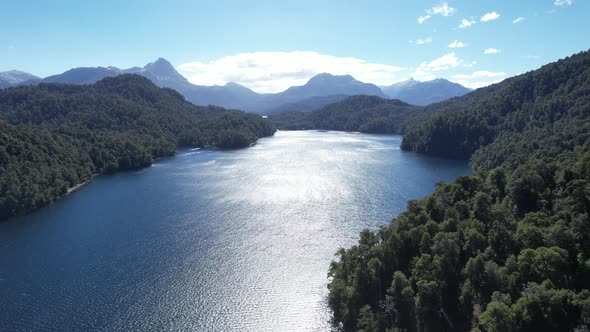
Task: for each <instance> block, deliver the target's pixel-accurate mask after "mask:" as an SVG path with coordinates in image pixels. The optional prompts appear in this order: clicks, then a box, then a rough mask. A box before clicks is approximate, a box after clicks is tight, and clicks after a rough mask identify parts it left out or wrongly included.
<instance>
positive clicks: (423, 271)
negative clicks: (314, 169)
mask: <svg viewBox="0 0 590 332" xmlns="http://www.w3.org/2000/svg"><path fill="white" fill-rule="evenodd" d="M423 109H424V111H425V112H426V114H427V115H426V117H425V118H422V119H421V121H413V122H411V123H409V126H408V127H407V128H406V129H405V131H404V138H403V143H402V148H403V149H404V150H408V151H415V152H419V153H424V154H428V155H432V156H444V157H452V158H459V159H463V160H468V159H470V160H471V165H472V167H473V169H474V170H475V171H474V175H473V176H466V177H461V178H459V179H457V180H456V181H453V182H451V183H439V184H437V186H436V190H435V192H434V193H433V194H431V195H429V196H427V197H425V198H423V199H419V200H413V201H410V202H408V205H407V210H406V211H405V212H403V213H401V214H400V215H398V216H397V217H396V218H395V219H394V220H392V221H391V223H390V224H389V225H388V226H385V227H382V228H381V229H379V230H378V231H377V232H371V231H368V230H366V231H363V232H362V233H361V234H360V236H359V241H358V243H357V244H356V245H354V246H352V247H350V248H349V249H341V250H339V251H338V253H337V257H336V259H335V260H334V261H333V262H332V264H331V266H330V269H329V274H328V275H329V279H330V282H329V285H328V289H329V296H328V303H329V305H330V307H331V309H332V310H333V313H334V321H335V323H336V324H337V325H340V326H341V327H342V329H343V330H345V331H355V330H357V329H358V330H360V329H361V328H363V329H364V327H367V326H368V327H370V329H371V330H399V331H474V330H477V331H578V330H582V331H583V330H586V329H587V327H588V322H589V321H590V320H589V317H590V306H589V305H590V291H589V289H590V245H589V243H590V51H587V52H582V53H579V54H575V55H573V56H571V57H568V58H565V59H563V60H560V61H557V62H555V63H551V64H548V65H545V66H543V67H541V68H540V69H537V70H535V71H532V72H528V73H526V74H523V75H519V76H516V77H513V78H510V79H507V80H504V81H503V82H501V83H498V84H495V85H492V86H489V87H485V88H481V89H478V90H475V91H473V92H471V93H468V94H467V95H464V96H462V97H458V98H452V99H450V100H447V101H444V102H441V103H436V104H433V105H430V106H427V107H425V108H423ZM367 195H370V193H367Z"/></svg>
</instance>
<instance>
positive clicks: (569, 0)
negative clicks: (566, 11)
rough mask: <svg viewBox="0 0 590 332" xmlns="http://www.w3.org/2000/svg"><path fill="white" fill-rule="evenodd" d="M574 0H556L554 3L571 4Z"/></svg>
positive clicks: (560, 4) (557, 4) (558, 4)
mask: <svg viewBox="0 0 590 332" xmlns="http://www.w3.org/2000/svg"><path fill="white" fill-rule="evenodd" d="M573 2H574V0H555V2H554V3H553V4H554V5H556V6H571V4H572V3H573Z"/></svg>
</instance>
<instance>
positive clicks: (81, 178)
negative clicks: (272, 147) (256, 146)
mask: <svg viewBox="0 0 590 332" xmlns="http://www.w3.org/2000/svg"><path fill="white" fill-rule="evenodd" d="M274 132H275V128H274V126H273V125H272V124H271V123H270V121H268V120H266V119H263V118H262V117H260V116H258V115H255V114H248V113H243V112H240V111H228V110H225V109H221V108H218V107H212V106H210V107H198V106H194V105H192V104H190V103H189V102H186V101H185V100H184V98H183V97H182V96H181V95H180V94H179V93H178V92H176V91H174V90H171V89H167V88H163V89H162V88H158V87H157V86H155V85H154V84H153V83H151V82H150V81H149V80H148V79H146V78H143V77H141V76H137V75H122V76H117V77H113V78H105V79H103V80H101V81H99V82H97V83H95V84H93V85H64V84H40V85H39V86H35V87H31V86H27V87H18V88H9V89H5V90H0V219H2V218H6V217H9V216H13V215H15V214H18V213H23V212H28V211H31V210H34V209H37V208H39V207H41V206H44V205H46V204H48V203H50V202H52V201H54V200H55V199H57V198H59V197H60V196H63V195H64V194H66V193H67V191H68V188H71V187H73V186H75V185H78V184H80V183H83V182H85V181H88V180H90V179H91V177H92V176H93V175H95V174H103V173H111V172H115V171H119V170H131V169H137V168H141V167H146V166H149V165H151V164H152V162H153V161H154V160H155V159H157V158H161V157H166V156H171V155H173V154H174V153H175V151H176V149H177V148H178V147H219V148H239V147H246V146H249V145H251V144H253V143H254V142H255V141H256V139H257V138H259V137H264V136H270V135H273V134H274Z"/></svg>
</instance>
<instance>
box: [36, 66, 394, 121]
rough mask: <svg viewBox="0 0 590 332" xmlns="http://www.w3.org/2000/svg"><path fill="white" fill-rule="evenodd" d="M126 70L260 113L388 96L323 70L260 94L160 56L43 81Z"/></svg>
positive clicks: (201, 100) (90, 78)
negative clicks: (198, 77)
mask: <svg viewBox="0 0 590 332" xmlns="http://www.w3.org/2000/svg"><path fill="white" fill-rule="evenodd" d="M122 74H137V75H141V76H144V77H146V78H148V79H150V80H151V81H152V82H154V83H155V84H156V85H158V86H160V87H167V88H172V89H175V90H177V91H178V92H180V93H181V94H182V95H184V96H185V98H186V99H187V100H188V101H190V102H192V103H193V104H195V105H216V106H221V107H225V108H232V109H241V110H245V111H251V112H257V113H264V114H268V113H274V112H277V111H280V110H284V109H298V110H301V109H302V110H311V109H316V108H319V107H322V106H324V105H326V104H328V103H330V102H334V101H337V100H340V99H342V98H343V97H342V98H340V97H337V96H350V95H359V94H365V95H375V96H380V97H385V95H384V94H383V92H382V91H381V89H379V87H377V86H376V85H374V84H369V83H363V82H360V81H357V80H355V79H354V78H353V77H352V76H350V75H342V76H336V75H330V74H319V75H316V76H314V77H312V78H311V79H310V80H309V81H308V82H307V83H306V84H304V85H302V86H294V87H290V88H289V89H287V90H285V91H283V92H279V93H274V94H259V93H256V92H254V91H252V90H250V89H248V88H246V87H244V86H242V85H240V84H237V83H231V82H230V83H227V84H225V85H223V86H217V85H215V86H203V85H195V84H192V83H190V82H189V81H188V80H187V79H186V78H185V77H183V76H182V75H181V74H180V73H178V72H177V71H176V69H174V66H172V64H171V63H170V62H168V61H167V60H166V59H163V58H159V59H157V60H156V61H154V62H152V63H149V64H147V65H145V66H144V67H132V68H129V69H119V68H117V67H80V68H73V69H70V70H68V71H66V72H64V73H62V74H58V75H53V76H49V77H46V78H45V79H43V80H42V82H43V83H65V84H92V83H94V82H96V81H98V80H101V79H103V78H106V77H113V76H118V75H122Z"/></svg>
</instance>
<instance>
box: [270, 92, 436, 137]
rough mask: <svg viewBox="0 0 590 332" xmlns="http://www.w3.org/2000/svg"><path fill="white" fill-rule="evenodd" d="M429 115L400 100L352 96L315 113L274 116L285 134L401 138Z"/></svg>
mask: <svg viewBox="0 0 590 332" xmlns="http://www.w3.org/2000/svg"><path fill="white" fill-rule="evenodd" d="M423 114H425V111H424V110H423V108H421V107H416V106H412V105H409V104H406V103H404V102H402V101H399V100H397V99H383V98H380V97H377V96H364V95H359V96H351V97H348V98H346V99H344V100H342V101H340V102H336V103H333V104H329V105H326V106H324V107H322V108H320V109H318V110H315V111H311V112H298V111H289V112H282V113H278V114H273V115H271V117H270V118H271V120H272V121H273V122H274V123H275V124H276V126H277V127H278V128H279V129H282V130H303V129H323V130H342V131H360V132H365V133H374V134H399V133H401V132H402V130H403V129H404V127H405V126H406V125H407V124H409V123H411V122H415V121H418V119H419V118H420V117H421V116H422V115H423Z"/></svg>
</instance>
